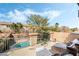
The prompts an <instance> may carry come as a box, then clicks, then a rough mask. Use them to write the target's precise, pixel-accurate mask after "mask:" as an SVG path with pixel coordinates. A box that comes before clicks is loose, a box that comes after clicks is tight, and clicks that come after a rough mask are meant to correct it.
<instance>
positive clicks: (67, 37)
mask: <svg viewBox="0 0 79 59" xmlns="http://www.w3.org/2000/svg"><path fill="white" fill-rule="evenodd" d="M77 38H79V35H77V34H72V33H66V32H53V33H50V40H51V41H55V40H56V41H58V42H64V43H68V42H70V41H72V40H74V39H77Z"/></svg>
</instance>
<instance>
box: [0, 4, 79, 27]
mask: <svg viewBox="0 0 79 59" xmlns="http://www.w3.org/2000/svg"><path fill="white" fill-rule="evenodd" d="M78 9H79V7H78V5H77V4H76V3H35V4H34V3H0V21H1V22H15V23H17V22H21V23H26V21H27V19H28V16H30V15H31V14H36V15H40V16H42V17H46V18H48V19H49V21H48V22H49V25H50V26H52V25H54V24H55V23H59V24H60V26H68V27H78V28H79V18H78Z"/></svg>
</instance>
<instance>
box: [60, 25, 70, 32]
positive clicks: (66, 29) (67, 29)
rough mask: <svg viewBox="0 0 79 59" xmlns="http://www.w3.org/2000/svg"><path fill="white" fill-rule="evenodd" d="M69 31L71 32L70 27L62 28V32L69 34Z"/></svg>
mask: <svg viewBox="0 0 79 59" xmlns="http://www.w3.org/2000/svg"><path fill="white" fill-rule="evenodd" d="M69 31H70V29H69V27H67V26H62V27H61V32H69Z"/></svg>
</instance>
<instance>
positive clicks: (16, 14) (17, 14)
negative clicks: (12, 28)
mask: <svg viewBox="0 0 79 59" xmlns="http://www.w3.org/2000/svg"><path fill="white" fill-rule="evenodd" d="M31 14H36V15H40V16H43V17H47V18H48V19H49V20H53V19H54V18H57V17H58V16H60V15H61V12H60V11H57V10H47V11H43V12H36V11H33V10H32V9H26V10H24V11H19V10H17V9H15V10H14V11H10V12H8V13H7V14H0V19H2V20H4V21H5V20H8V21H11V22H21V23H26V21H27V19H28V18H27V17H28V16H30V15H31Z"/></svg>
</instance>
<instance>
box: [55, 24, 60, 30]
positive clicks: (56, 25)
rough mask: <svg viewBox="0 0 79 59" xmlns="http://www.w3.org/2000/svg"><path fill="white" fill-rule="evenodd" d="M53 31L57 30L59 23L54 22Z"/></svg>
mask: <svg viewBox="0 0 79 59" xmlns="http://www.w3.org/2000/svg"><path fill="white" fill-rule="evenodd" d="M54 31H59V23H55V28H54Z"/></svg>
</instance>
